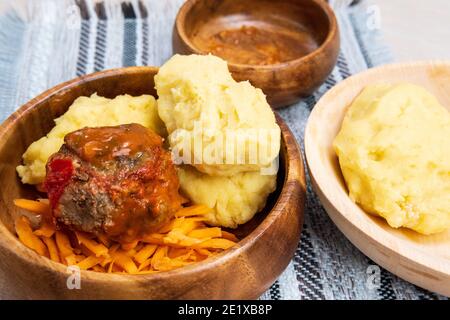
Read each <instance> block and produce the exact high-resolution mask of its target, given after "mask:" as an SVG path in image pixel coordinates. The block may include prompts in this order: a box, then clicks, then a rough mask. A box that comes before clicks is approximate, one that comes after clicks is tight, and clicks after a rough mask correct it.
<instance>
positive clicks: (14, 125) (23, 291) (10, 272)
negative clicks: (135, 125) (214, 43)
mask: <svg viewBox="0 0 450 320" xmlns="http://www.w3.org/2000/svg"><path fill="white" fill-rule="evenodd" d="M157 71H158V69H157V68H153V67H131V68H123V69H115V70H108V71H104V72H99V73H94V74H91V75H87V76H85V77H81V78H77V79H74V80H72V81H69V82H66V83H63V84H61V85H58V86H56V87H54V88H52V89H50V90H48V91H46V92H45V93H43V94H41V95H40V96H38V97H36V98H35V99H33V100H31V101H30V102H28V103H27V104H25V105H24V106H22V107H21V108H20V109H19V110H18V111H17V112H15V113H14V114H12V115H11V116H10V117H9V118H8V119H7V120H6V121H5V122H4V123H3V124H2V125H1V126H0V181H2V192H1V197H0V277H3V278H5V280H8V281H9V287H10V288H11V289H10V290H12V291H14V294H15V295H16V296H20V297H22V298H34V299H37V298H39V299H253V298H257V297H259V296H260V295H261V294H262V293H263V292H264V291H265V290H266V289H268V288H269V286H270V285H271V284H272V283H273V282H274V281H275V280H276V278H277V277H278V276H279V275H280V273H281V272H282V271H283V270H284V268H285V267H286V266H287V264H288V263H289V261H290V259H291V258H292V256H293V254H294V251H295V249H296V247H297V244H298V241H299V236H300V231H301V227H302V221H303V208H304V203H305V177H304V170H303V162H302V160H301V156H300V152H299V148H298V145H297V143H296V140H295V138H294V136H293V135H292V133H291V132H290V131H289V129H288V127H287V126H286V124H285V123H284V122H283V121H282V120H281V119H280V118H277V121H278V123H279V125H280V127H281V132H282V147H281V152H280V155H281V157H280V171H279V173H278V185H277V190H276V191H275V192H274V193H273V194H272V195H271V196H270V197H269V199H268V203H267V205H266V208H265V209H264V210H263V211H262V212H261V213H259V214H257V215H256V216H255V217H254V218H253V220H251V221H249V222H248V223H246V224H245V225H242V226H241V227H240V228H238V229H237V230H236V233H237V234H238V236H239V237H240V239H242V240H241V241H240V242H239V243H238V244H237V245H236V246H235V247H233V248H231V249H229V250H227V251H225V252H223V253H221V254H219V255H217V256H214V257H212V258H209V259H207V260H205V261H204V262H200V263H198V264H195V265H191V266H187V267H184V268H182V269H178V270H173V271H169V272H161V273H157V274H152V275H118V274H102V273H97V272H92V271H81V290H69V289H67V286H66V281H67V278H68V276H69V274H68V273H67V269H66V267H65V266H64V265H62V264H59V263H55V262H52V261H50V260H49V259H47V258H44V257H41V256H39V255H38V254H36V253H35V252H34V251H32V250H30V249H28V248H26V247H25V246H24V245H22V243H20V242H19V240H18V239H17V238H16V236H15V235H14V231H13V216H14V215H15V214H16V213H17V212H16V211H17V210H16V208H15V207H14V205H13V199H15V198H20V197H33V196H36V193H35V191H34V188H33V187H30V186H24V185H23V184H21V182H20V181H19V179H18V177H17V174H16V171H15V167H16V166H17V165H18V164H19V163H20V162H21V156H22V154H23V152H24V151H25V149H26V148H27V147H28V145H29V144H30V143H31V142H33V141H35V140H37V139H39V138H40V137H42V136H44V135H45V134H46V133H47V132H48V131H49V130H50V129H51V128H52V127H53V126H54V123H53V119H54V118H56V117H58V116H60V115H62V114H63V113H64V112H65V111H66V110H67V108H68V107H69V106H70V105H71V104H72V102H73V101H74V100H75V99H76V98H77V97H79V96H89V95H91V94H93V93H95V92H97V93H98V94H99V95H101V96H106V97H109V98H113V97H115V96H117V95H120V94H125V93H128V94H130V95H142V94H151V95H154V96H156V92H155V89H154V82H153V77H154V75H155V74H156V73H157Z"/></svg>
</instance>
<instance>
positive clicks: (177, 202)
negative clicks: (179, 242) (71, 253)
mask: <svg viewBox="0 0 450 320" xmlns="http://www.w3.org/2000/svg"><path fill="white" fill-rule="evenodd" d="M162 144H163V140H162V138H161V137H160V136H158V135H157V134H155V133H153V132H152V131H150V130H148V129H147V128H145V127H143V126H141V125H138V124H128V125H121V126H115V127H99V128H84V129H81V130H78V131H75V132H72V133H70V134H68V135H66V137H65V139H64V145H63V146H62V147H61V149H60V150H59V151H58V152H57V153H55V154H54V155H52V156H51V157H50V159H49V161H48V162H47V168H46V171H47V174H46V178H45V182H44V188H45V190H46V191H47V193H48V197H49V200H50V204H51V207H52V212H53V218H54V220H55V222H56V223H57V224H59V225H61V224H62V225H63V226H65V227H68V228H70V229H72V230H76V231H83V232H88V233H93V234H105V235H106V236H108V237H109V238H110V239H113V240H116V241H119V242H122V243H127V242H132V241H135V240H139V239H141V238H142V237H143V236H145V235H146V234H149V233H151V232H154V231H155V230H157V229H158V228H159V227H160V226H161V225H162V224H164V223H165V222H166V221H167V220H168V219H170V218H171V217H172V216H173V215H174V213H175V212H176V211H177V210H178V209H179V208H180V207H181V199H182V198H181V197H180V196H179V194H178V189H179V182H178V177H177V174H176V170H175V167H174V165H173V163H172V160H171V156H170V153H169V152H168V151H166V150H165V149H163V146H162Z"/></svg>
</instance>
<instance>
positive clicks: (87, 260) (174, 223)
mask: <svg viewBox="0 0 450 320" xmlns="http://www.w3.org/2000/svg"><path fill="white" fill-rule="evenodd" d="M15 203H16V205H17V206H18V207H21V208H23V209H26V210H28V211H30V212H33V213H36V214H44V213H46V210H49V208H50V207H49V204H48V200H46V199H41V200H39V201H30V200H26V199H17V200H16V201H15ZM46 208H47V209H46ZM210 211H211V209H209V208H208V207H206V206H203V205H195V206H192V207H186V208H183V209H181V210H180V211H179V212H177V213H176V214H175V217H173V218H172V219H171V220H170V221H168V222H167V223H166V224H165V225H164V226H162V227H161V228H160V229H159V230H158V232H156V233H153V234H150V235H147V236H145V237H144V238H143V239H142V240H141V241H135V242H132V243H127V244H119V243H117V242H114V241H112V240H111V239H109V238H108V237H107V236H106V235H104V234H100V235H96V236H94V235H89V234H86V233H82V232H75V233H73V232H72V231H65V230H56V229H55V227H54V226H52V225H51V224H50V223H48V222H47V221H46V220H41V221H42V222H41V225H40V226H39V228H37V229H36V230H34V231H33V228H32V226H31V224H30V221H29V220H28V219H27V218H26V217H24V216H23V217H20V218H19V219H17V221H16V232H17V234H18V236H19V239H20V241H22V242H23V243H24V244H25V245H26V246H27V247H29V248H31V249H33V250H35V251H36V252H37V253H39V254H40V255H42V256H46V257H49V258H50V259H51V260H53V261H59V262H61V263H63V264H65V265H76V266H78V267H79V268H80V269H83V270H92V271H96V272H107V273H119V274H123V273H128V274H141V275H145V274H152V273H155V272H161V271H168V270H173V269H176V268H181V267H183V266H185V265H188V264H192V263H196V262H199V261H202V260H205V259H207V258H208V257H209V256H212V255H214V254H217V253H219V252H221V251H222V250H225V249H228V248H230V247H231V246H233V245H234V244H235V243H236V242H237V241H238V239H237V237H236V236H235V235H233V234H232V233H230V232H227V231H223V230H222V229H221V228H219V227H208V226H207V224H206V223H205V215H206V214H207V213H209V212H210ZM71 240H72V241H71Z"/></svg>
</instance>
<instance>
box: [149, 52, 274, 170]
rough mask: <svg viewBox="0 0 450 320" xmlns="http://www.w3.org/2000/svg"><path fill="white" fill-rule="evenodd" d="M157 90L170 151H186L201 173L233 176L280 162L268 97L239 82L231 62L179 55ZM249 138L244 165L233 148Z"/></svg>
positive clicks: (160, 76) (157, 81) (158, 80)
mask: <svg viewBox="0 0 450 320" xmlns="http://www.w3.org/2000/svg"><path fill="white" fill-rule="evenodd" d="M155 85H156V90H157V92H158V96H159V98H158V113H159V116H160V117H161V119H162V121H163V122H164V124H165V125H166V127H167V131H168V133H169V137H168V139H169V142H170V146H171V147H172V148H177V149H181V150H182V152H181V153H183V157H184V158H186V156H187V154H189V156H191V158H190V161H188V162H190V164H193V165H194V166H195V167H196V169H197V170H199V171H201V172H203V173H206V174H209V175H213V176H219V175H220V176H232V175H234V174H237V173H239V172H247V171H259V170H260V169H261V168H264V167H268V166H270V165H271V164H272V163H273V161H274V160H275V159H276V158H277V156H278V153H279V151H280V128H279V127H278V125H277V124H276V121H275V116H274V113H273V111H272V110H271V108H270V106H269V104H268V103H267V101H266V97H265V96H264V94H263V92H262V91H261V90H260V89H257V88H255V87H253V86H252V85H251V84H250V83H249V82H248V81H245V82H236V81H234V80H233V78H232V77H231V74H230V72H229V71H228V67H227V63H226V61H224V60H222V59H220V58H218V57H215V56H212V55H207V56H200V55H190V56H181V55H175V56H173V57H172V58H171V59H170V60H169V61H168V62H166V63H165V64H164V65H163V66H162V67H161V69H160V71H159V72H158V74H157V75H156V76H155ZM244 136H247V139H246V140H245V142H241V143H240V144H245V145H246V148H245V150H243V152H242V155H241V159H242V160H243V161H241V162H239V161H238V158H239V157H238V155H237V151H236V148H235V147H234V146H233V143H235V144H239V142H235V141H236V140H237V139H238V137H241V138H242V137H244ZM227 146H228V147H227ZM252 151H253V154H252Z"/></svg>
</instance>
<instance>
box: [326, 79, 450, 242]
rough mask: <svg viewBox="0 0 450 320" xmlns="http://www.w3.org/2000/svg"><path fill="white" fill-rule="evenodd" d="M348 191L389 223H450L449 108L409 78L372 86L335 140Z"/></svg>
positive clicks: (433, 227)
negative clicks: (404, 82)
mask: <svg viewBox="0 0 450 320" xmlns="http://www.w3.org/2000/svg"><path fill="white" fill-rule="evenodd" d="M334 149H335V151H336V153H337V155H338V157H339V163H340V166H341V169H342V173H343V175H344V178H345V181H346V182H347V186H348V189H349V191H350V197H351V198H352V199H353V200H354V201H355V202H357V203H359V204H360V205H361V206H362V208H363V209H365V210H366V211H367V212H370V213H373V214H377V215H380V216H381V217H384V218H385V219H386V220H387V222H388V223H389V225H391V226H392V227H395V228H397V227H406V228H410V229H413V230H415V231H417V232H420V233H422V234H433V233H437V232H441V231H444V230H446V229H449V228H450V113H449V112H448V111H447V110H446V109H445V108H444V107H443V106H441V105H440V104H439V102H438V101H437V99H436V98H435V97H434V96H433V95H431V94H430V93H429V92H428V91H426V90H425V89H424V88H422V87H419V86H416V85H412V84H398V85H372V86H368V87H367V88H365V89H364V90H363V92H362V93H361V94H360V95H359V96H358V97H357V98H356V99H355V101H354V102H353V103H352V105H351V106H350V108H349V110H348V111H347V114H346V116H345V118H344V121H343V124H342V128H341V130H340V132H339V134H338V135H337V137H336V139H335V141H334Z"/></svg>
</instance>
